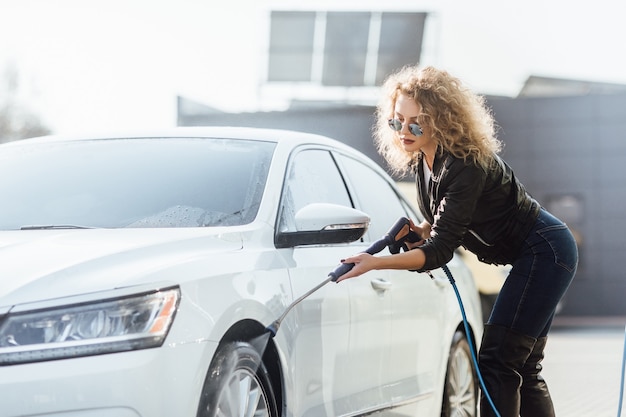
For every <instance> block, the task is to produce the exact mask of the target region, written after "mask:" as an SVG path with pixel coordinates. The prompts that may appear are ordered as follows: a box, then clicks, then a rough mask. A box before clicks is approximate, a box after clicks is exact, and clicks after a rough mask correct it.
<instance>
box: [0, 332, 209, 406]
mask: <svg viewBox="0 0 626 417" xmlns="http://www.w3.org/2000/svg"><path fill="white" fill-rule="evenodd" d="M216 348H217V343H215V342H209V341H206V340H203V341H197V342H190V343H185V344H179V345H175V346H172V345H168V344H167V342H166V343H165V344H164V345H163V346H162V347H159V348H152V349H143V350H137V351H132V352H122V353H115V354H107V355H99V356H91V357H83V358H75V359H64V360H56V361H49V362H39V363H30V364H23V365H13V366H2V367H0V398H1V401H0V403H1V404H2V405H1V406H0V417H18V416H20V417H25V416H29V417H36V416H44V415H45V416H46V417H77V416H79V415H80V416H81V417H165V416H168V417H170V416H177V417H195V416H196V413H197V407H198V399H199V396H200V391H201V389H202V385H203V383H204V378H205V375H206V372H207V370H208V368H209V365H210V361H211V358H212V356H213V353H214V352H215V349H216Z"/></svg>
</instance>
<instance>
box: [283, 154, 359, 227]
mask: <svg viewBox="0 0 626 417" xmlns="http://www.w3.org/2000/svg"><path fill="white" fill-rule="evenodd" d="M312 203H333V204H338V205H342V206H346V207H352V202H351V200H350V196H349V194H348V191H347V189H346V186H345V184H344V181H343V179H342V177H341V175H340V173H339V170H338V168H337V164H336V163H335V161H334V159H333V158H332V156H331V154H330V152H328V151H326V150H320V149H306V150H300V151H298V152H297V153H296V154H295V155H294V156H293V157H292V159H291V161H290V163H289V168H288V171H287V176H286V178H285V185H284V189H283V194H282V200H281V214H280V218H279V225H278V230H280V231H282V232H291V231H295V214H296V213H297V212H298V210H300V209H301V208H303V207H304V206H306V205H308V204H312Z"/></svg>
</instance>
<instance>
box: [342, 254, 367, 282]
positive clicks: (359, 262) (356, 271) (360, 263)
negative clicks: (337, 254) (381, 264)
mask: <svg viewBox="0 0 626 417" xmlns="http://www.w3.org/2000/svg"><path fill="white" fill-rule="evenodd" d="M341 263H344V264H354V267H352V269H351V270H349V271H348V272H346V273H345V274H343V275H342V276H340V277H339V278H338V279H337V282H341V281H343V280H344V279H348V278H354V277H358V276H359V275H362V274H364V273H366V272H368V271H371V270H372V269H376V268H375V266H376V257H375V256H373V255H370V254H369V253H366V252H362V253H358V254H356V255H354V256H350V257H348V258H346V259H342V260H341Z"/></svg>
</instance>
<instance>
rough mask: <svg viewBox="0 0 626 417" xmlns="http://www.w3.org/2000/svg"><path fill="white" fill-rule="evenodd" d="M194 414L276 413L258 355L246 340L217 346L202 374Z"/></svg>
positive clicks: (269, 416) (261, 416)
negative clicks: (211, 359)
mask: <svg viewBox="0 0 626 417" xmlns="http://www.w3.org/2000/svg"><path fill="white" fill-rule="evenodd" d="M197 416H198V417H231V416H238V417H253V416H254V417H278V408H277V406H276V398H275V396H274V391H273V389H272V384H271V382H270V377H269V374H268V372H267V369H266V368H265V365H264V363H263V361H262V359H261V355H260V354H259V352H258V351H256V350H255V349H254V348H253V347H252V345H250V344H249V343H246V342H231V343H228V344H226V345H224V346H222V347H220V348H219V349H218V351H217V353H216V354H215V357H214V358H213V361H212V362H211V366H210V368H209V372H208V374H207V376H206V379H205V382H204V386H203V388H202V394H201V397H200V404H199V405H198V414H197Z"/></svg>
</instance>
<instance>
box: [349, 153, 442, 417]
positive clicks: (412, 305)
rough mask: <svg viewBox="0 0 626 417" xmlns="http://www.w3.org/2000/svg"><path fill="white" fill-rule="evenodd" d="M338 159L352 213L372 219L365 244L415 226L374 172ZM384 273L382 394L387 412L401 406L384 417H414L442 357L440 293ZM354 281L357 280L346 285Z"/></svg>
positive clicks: (431, 284) (404, 275)
mask: <svg viewBox="0 0 626 417" xmlns="http://www.w3.org/2000/svg"><path fill="white" fill-rule="evenodd" d="M337 159H338V161H339V162H340V166H341V168H342V169H343V171H344V175H345V176H346V179H347V183H348V185H349V189H350V190H351V191H353V195H354V196H355V197H354V199H355V205H356V208H357V209H359V210H362V211H364V212H366V213H367V214H368V215H370V216H371V224H370V228H369V230H368V232H367V234H366V236H365V238H366V239H367V240H368V241H374V240H376V239H378V238H380V237H381V236H383V235H384V234H385V233H386V232H387V230H388V229H389V228H390V227H391V226H392V225H393V224H394V223H395V222H396V221H397V220H398V218H400V217H402V216H404V217H410V218H412V219H413V220H414V221H418V218H417V216H416V214H415V212H414V211H413V210H412V209H411V208H410V205H409V204H408V203H407V202H406V201H404V200H403V197H402V196H400V195H399V194H398V191H397V189H396V188H395V187H393V186H392V185H391V184H390V182H389V180H388V177H386V176H385V175H383V174H381V173H380V171H379V170H377V169H373V168H372V167H371V166H368V164H366V163H365V162H362V161H357V160H356V159H354V158H350V157H347V156H342V155H338V156H337ZM385 254H389V252H388V250H387V249H386V250H385V251H384V252H383V253H381V255H385ZM387 272H388V273H387V275H386V276H385V279H386V280H387V281H388V282H387V293H388V296H389V295H390V296H391V302H392V312H391V316H390V319H391V322H390V329H391V332H390V333H387V336H386V337H388V339H385V343H387V345H388V346H387V348H386V352H387V355H386V357H385V359H384V360H383V363H384V365H383V366H384V368H385V370H386V372H387V373H388V375H386V376H385V377H384V378H383V379H384V380H386V381H388V384H387V385H385V386H384V387H383V393H382V394H383V398H384V400H385V401H387V402H389V403H390V405H392V406H393V405H394V404H400V403H405V404H406V406H404V407H403V408H402V409H398V408H396V409H391V410H390V411H389V412H388V413H389V415H394V416H398V415H415V414H414V413H415V412H417V410H421V409H423V408H424V407H425V406H426V407H430V405H427V404H424V403H428V402H429V401H428V399H430V398H432V394H433V392H434V389H435V386H434V383H435V381H436V379H437V375H438V374H437V372H438V369H440V366H441V358H442V354H441V352H439V351H438V349H439V346H440V342H439V341H440V340H441V339H442V337H443V334H442V327H443V326H442V325H441V323H440V321H441V317H443V314H442V310H441V309H440V307H441V306H442V305H443V300H444V296H445V292H444V290H443V286H442V283H440V282H435V281H433V280H431V278H430V277H429V276H428V275H427V274H418V273H416V272H411V271H395V270H394V271H387ZM359 279H362V278H357V279H355V280H351V281H356V280H359ZM444 284H445V282H444ZM380 313H381V314H382V312H380ZM380 336H381V337H382V336H383V334H381V335H380ZM399 413H402V414H399ZM382 414H383V415H385V413H384V412H383V413H382Z"/></svg>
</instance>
